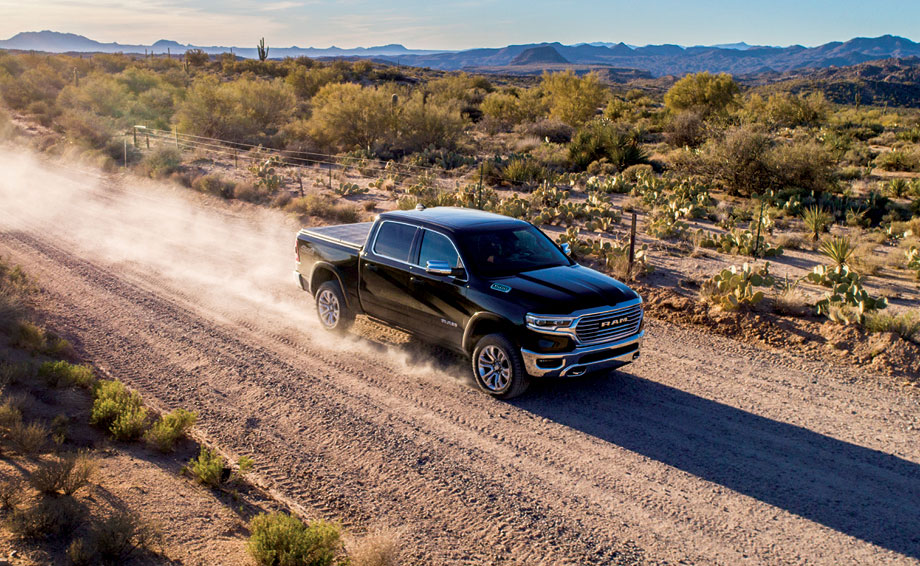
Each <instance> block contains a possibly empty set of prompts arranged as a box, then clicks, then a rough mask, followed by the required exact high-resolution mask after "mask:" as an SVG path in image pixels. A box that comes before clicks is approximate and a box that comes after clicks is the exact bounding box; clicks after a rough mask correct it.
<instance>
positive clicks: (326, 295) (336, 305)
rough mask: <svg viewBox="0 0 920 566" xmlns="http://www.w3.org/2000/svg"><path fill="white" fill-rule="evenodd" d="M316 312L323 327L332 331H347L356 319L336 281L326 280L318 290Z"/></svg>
mask: <svg viewBox="0 0 920 566" xmlns="http://www.w3.org/2000/svg"><path fill="white" fill-rule="evenodd" d="M316 314H317V316H318V317H319V323H320V324H321V325H322V327H323V328H325V329H326V330H329V331H330V332H345V331H347V330H348V329H349V328H350V327H351V323H352V322H354V320H355V315H354V314H352V312H351V311H350V310H348V307H347V306H345V297H344V296H343V295H342V289H341V288H339V284H338V283H336V282H335V281H326V282H325V283H323V284H322V285H320V286H319V289H317V290H316Z"/></svg>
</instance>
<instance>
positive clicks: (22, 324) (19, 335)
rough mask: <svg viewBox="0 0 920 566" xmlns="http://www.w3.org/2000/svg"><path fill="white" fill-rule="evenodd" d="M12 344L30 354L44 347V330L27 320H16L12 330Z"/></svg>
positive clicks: (38, 351) (36, 352)
mask: <svg viewBox="0 0 920 566" xmlns="http://www.w3.org/2000/svg"><path fill="white" fill-rule="evenodd" d="M12 344H13V346H16V347H18V348H22V349H23V350H25V351H27V352H30V353H32V354H38V353H41V351H42V350H43V349H44V348H45V330H44V329H43V328H41V327H40V326H38V325H37V324H33V323H31V322H29V321H27V320H22V321H18V322H17V323H16V326H15V328H14V330H13V336H12Z"/></svg>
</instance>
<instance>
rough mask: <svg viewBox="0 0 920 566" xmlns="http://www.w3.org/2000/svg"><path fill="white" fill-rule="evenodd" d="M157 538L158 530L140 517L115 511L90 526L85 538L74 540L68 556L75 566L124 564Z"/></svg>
mask: <svg viewBox="0 0 920 566" xmlns="http://www.w3.org/2000/svg"><path fill="white" fill-rule="evenodd" d="M159 538H160V536H159V534H158V533H157V531H156V530H155V529H154V528H153V527H152V526H150V524H148V523H147V522H146V521H144V520H143V519H142V518H141V516H140V515H139V514H137V513H134V512H130V511H118V512H115V513H114V514H112V515H110V516H108V517H106V518H105V519H103V520H102V521H100V522H98V523H97V524H95V525H93V527H92V529H91V530H90V533H89V536H88V538H78V539H75V540H74V541H73V542H72V543H71V544H70V547H69V548H68V549H67V555H68V557H69V558H70V560H71V562H72V563H73V564H74V566H83V565H86V566H89V565H90V564H106V565H108V564H113V565H114V564H124V563H125V562H126V561H127V560H128V559H129V558H130V557H131V556H132V555H133V554H135V553H136V552H137V551H139V550H144V549H148V548H150V547H151V546H152V545H153V543H154V542H156V541H157V540H159Z"/></svg>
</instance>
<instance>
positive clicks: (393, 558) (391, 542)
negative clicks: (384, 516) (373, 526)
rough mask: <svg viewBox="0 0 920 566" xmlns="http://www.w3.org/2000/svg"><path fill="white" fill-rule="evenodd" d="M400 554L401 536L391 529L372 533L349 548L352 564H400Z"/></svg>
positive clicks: (368, 565) (382, 565) (370, 565)
mask: <svg viewBox="0 0 920 566" xmlns="http://www.w3.org/2000/svg"><path fill="white" fill-rule="evenodd" d="M400 554H401V549H400V545H399V537H398V536H397V535H396V534H395V533H393V532H390V531H377V532H374V533H371V534H369V535H367V536H365V537H363V538H361V539H360V540H358V541H356V542H355V543H354V544H351V545H349V548H348V559H349V561H350V564H351V565H352V566H398V565H399V563H400Z"/></svg>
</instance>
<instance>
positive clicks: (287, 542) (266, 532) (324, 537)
mask: <svg viewBox="0 0 920 566" xmlns="http://www.w3.org/2000/svg"><path fill="white" fill-rule="evenodd" d="M249 530H250V532H251V533H252V534H251V535H250V537H249V544H248V549H249V553H250V554H251V555H252V557H253V558H254V559H255V561H256V564H259V565H260V566H295V565H298V566H301V565H302V566H330V565H332V564H335V562H336V559H337V558H338V557H339V556H340V555H341V554H342V543H341V531H340V528H339V527H338V526H337V525H333V524H330V523H327V522H325V521H313V522H311V523H310V524H309V525H307V524H304V523H303V522H302V521H301V520H300V519H297V518H296V517H292V516H291V515H288V514H287V513H271V514H265V513H263V514H261V515H257V516H256V517H254V518H253V519H252V521H251V522H250V524H249Z"/></svg>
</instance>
